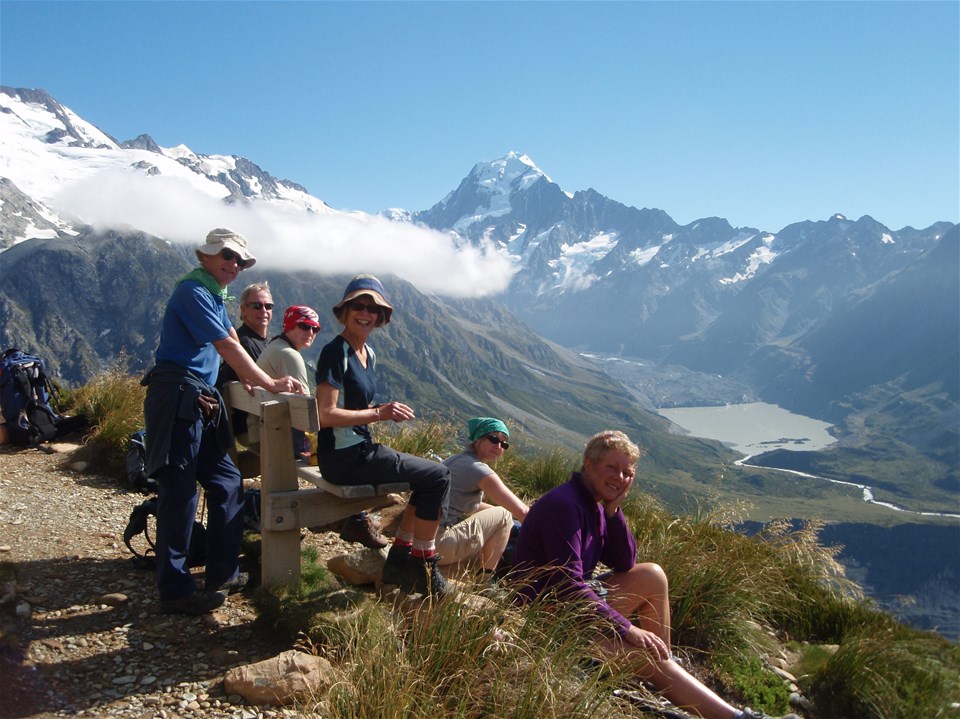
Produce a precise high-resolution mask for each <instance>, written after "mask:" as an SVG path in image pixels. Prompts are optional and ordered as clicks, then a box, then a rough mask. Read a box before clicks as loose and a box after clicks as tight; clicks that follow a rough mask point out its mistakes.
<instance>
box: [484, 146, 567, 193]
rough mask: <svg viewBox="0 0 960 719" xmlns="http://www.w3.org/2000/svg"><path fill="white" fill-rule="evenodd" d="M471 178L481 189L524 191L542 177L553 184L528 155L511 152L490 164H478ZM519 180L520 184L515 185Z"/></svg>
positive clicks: (491, 161)
mask: <svg viewBox="0 0 960 719" xmlns="http://www.w3.org/2000/svg"><path fill="white" fill-rule="evenodd" d="M470 176H471V177H472V178H474V180H475V181H476V182H477V184H479V185H480V186H481V187H487V188H494V187H495V186H500V187H503V188H505V189H506V188H509V189H507V192H508V193H509V190H510V189H517V190H523V189H526V188H527V187H529V186H530V185H532V184H533V183H534V182H536V181H537V180H539V179H540V178H541V177H544V178H546V179H547V181H548V182H553V180H551V179H550V177H549V176H548V175H547V173H545V172H544V171H543V170H541V169H540V168H539V167H537V166H536V164H535V163H534V162H533V160H531V159H530V158H529V157H528V156H527V155H525V154H523V153H520V152H517V151H515V150H511V151H510V152H508V153H507V154H506V155H504V156H503V157H498V158H497V159H496V160H490V161H488V162H478V163H477V164H476V165H474V167H473V170H472V171H471V172H470ZM517 180H519V181H520V182H519V183H517V185H516V186H515V183H516V182H517Z"/></svg>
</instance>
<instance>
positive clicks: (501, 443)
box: [486, 434, 510, 450]
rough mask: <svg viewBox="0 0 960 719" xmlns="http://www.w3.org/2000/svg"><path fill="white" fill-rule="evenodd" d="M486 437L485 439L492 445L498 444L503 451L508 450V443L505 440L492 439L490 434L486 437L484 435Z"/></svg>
mask: <svg viewBox="0 0 960 719" xmlns="http://www.w3.org/2000/svg"><path fill="white" fill-rule="evenodd" d="M486 437H487V439H489V440H490V441H491V442H492V443H493V444H499V445H500V446H501V447H503V448H504V449H505V450H506V449H510V443H509V442H507V441H506V440H505V439H497V438H496V437H494V436H493V435H492V434H488V435H486Z"/></svg>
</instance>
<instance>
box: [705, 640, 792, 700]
mask: <svg viewBox="0 0 960 719" xmlns="http://www.w3.org/2000/svg"><path fill="white" fill-rule="evenodd" d="M714 669H715V671H717V672H718V673H719V674H720V675H721V677H722V680H723V683H724V684H725V685H726V686H727V687H729V688H730V689H731V691H732V692H733V693H734V694H736V695H737V696H738V697H740V699H741V703H743V704H744V705H746V706H750V707H753V708H754V709H762V710H763V711H765V712H768V713H770V714H784V713H786V712H787V711H789V709H790V693H789V692H788V691H787V688H786V685H784V683H783V680H782V679H781V678H780V677H778V676H777V675H776V674H774V673H773V672H771V671H770V670H768V669H767V668H766V667H764V665H763V662H761V661H760V659H758V658H757V657H747V658H744V657H740V656H729V655H717V656H715V657H714Z"/></svg>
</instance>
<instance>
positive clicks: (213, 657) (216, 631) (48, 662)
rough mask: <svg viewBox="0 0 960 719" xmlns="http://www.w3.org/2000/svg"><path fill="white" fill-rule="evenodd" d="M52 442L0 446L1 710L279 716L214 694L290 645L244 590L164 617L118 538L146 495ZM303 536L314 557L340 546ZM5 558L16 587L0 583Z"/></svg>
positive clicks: (7, 713) (245, 718)
mask: <svg viewBox="0 0 960 719" xmlns="http://www.w3.org/2000/svg"><path fill="white" fill-rule="evenodd" d="M54 449H55V450H58V451H55V452H53V453H51V454H48V453H45V452H40V451H37V450H18V449H15V448H12V447H10V446H3V447H0V587H2V589H3V591H0V600H6V601H3V604H2V605H0V677H2V680H0V717H2V718H3V719H12V718H14V717H30V718H31V719H51V718H52V717H61V716H88V717H147V716H149V717H180V718H181V719H191V718H192V719H196V718H199V717H203V718H204V719H221V718H222V719H227V718H228V717H229V718H231V719H241V718H242V719H253V718H254V717H280V716H286V714H284V713H283V711H282V710H279V709H264V708H258V707H251V706H248V705H246V704H245V703H244V702H243V700H242V699H241V698H240V697H238V696H233V697H230V696H226V695H224V693H223V690H222V684H221V682H222V678H223V674H224V672H225V671H226V670H227V669H229V668H231V667H234V666H239V665H243V664H249V663H252V662H256V661H260V660H262V659H266V658H269V657H272V656H275V655H276V654H277V653H279V652H280V651H283V650H285V649H289V646H283V645H280V644H278V643H277V639H276V635H275V633H271V632H269V631H264V630H263V629H262V628H261V627H260V626H258V623H257V616H256V613H255V611H254V609H253V606H252V604H251V601H250V598H249V597H248V596H246V595H244V594H237V595H234V596H231V597H230V598H229V599H228V601H227V602H226V604H224V606H223V607H222V608H221V609H219V610H218V611H217V612H215V613H214V614H212V615H208V616H205V617H187V616H181V615H166V614H161V613H160V611H159V602H158V599H157V595H156V589H155V586H154V583H153V576H152V574H151V573H150V572H149V571H145V570H142V569H139V568H137V567H136V566H134V564H132V563H131V561H130V553H129V552H128V550H127V548H126V547H125V546H124V544H123V539H122V535H123V529H124V527H125V526H126V522H127V519H128V517H129V514H130V510H131V509H132V508H133V507H134V506H136V505H137V504H138V503H139V502H140V501H142V500H143V498H144V497H143V495H139V494H135V493H130V492H128V491H127V490H125V489H124V488H122V487H120V486H119V485H118V482H117V480H115V479H113V478H111V477H105V476H99V475H91V474H85V473H80V472H77V471H75V470H73V469H70V468H69V466H68V463H69V461H70V460H69V458H70V453H71V451H72V450H73V449H74V447H72V446H70V445H54ZM306 534H307V539H306V540H305V541H307V542H309V543H311V544H313V545H314V546H316V547H317V548H318V550H319V552H320V554H321V556H330V555H332V554H334V553H337V552H339V551H341V550H342V549H343V546H344V545H343V544H342V543H341V542H340V541H339V539H337V538H336V535H334V534H329V533H317V534H314V533H312V532H307V533H306ZM13 564H15V565H16V573H17V580H16V585H15V587H14V586H13V584H12V582H9V581H3V576H4V575H6V577H8V578H9V576H10V571H11V570H10V567H11V566H12V565H13ZM12 594H13V595H15V596H14V597H13V598H12V599H11V598H10V597H11V595H12Z"/></svg>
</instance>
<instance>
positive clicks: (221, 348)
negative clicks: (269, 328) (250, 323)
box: [213, 327, 304, 393]
mask: <svg viewBox="0 0 960 719" xmlns="http://www.w3.org/2000/svg"><path fill="white" fill-rule="evenodd" d="M230 332H231V334H228V335H227V336H226V337H224V338H223V339H221V340H215V341H214V343H213V346H214V347H216V349H217V352H219V353H220V356H221V357H223V360H224V362H226V363H227V364H228V365H230V366H231V367H232V368H233V370H234V372H236V373H237V376H238V377H240V381H241V382H243V383H244V384H250V385H253V386H255V387H263V388H264V389H265V390H267V391H268V392H297V393H302V392H303V389H304V388H303V385H302V384H301V383H300V381H299V380H296V379H294V378H292V377H280V378H279V379H273V378H272V377H270V376H269V375H268V374H267V373H266V372H264V371H263V370H262V369H260V368H259V367H257V365H256V363H255V362H254V361H253V360H252V359H250V355H248V354H247V352H246V350H244V349H243V347H241V346H240V343H239V342H238V341H237V340H236V336H237V333H236V330H234V329H233V328H232V327H231V328H230ZM231 335H232V336H231Z"/></svg>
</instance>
